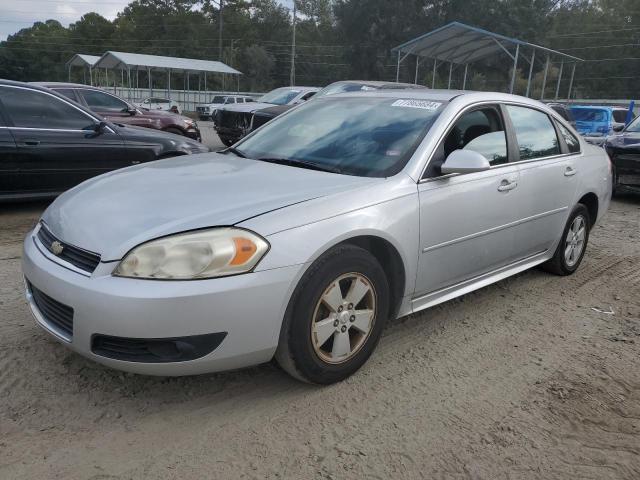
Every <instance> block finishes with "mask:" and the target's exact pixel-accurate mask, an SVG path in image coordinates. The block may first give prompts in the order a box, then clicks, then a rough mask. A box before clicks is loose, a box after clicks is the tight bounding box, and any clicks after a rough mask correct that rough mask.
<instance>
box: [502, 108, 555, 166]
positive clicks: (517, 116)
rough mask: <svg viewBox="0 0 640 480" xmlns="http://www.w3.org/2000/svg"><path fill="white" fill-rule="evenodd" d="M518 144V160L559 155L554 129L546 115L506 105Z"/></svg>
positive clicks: (530, 109) (529, 109)
mask: <svg viewBox="0 0 640 480" xmlns="http://www.w3.org/2000/svg"><path fill="white" fill-rule="evenodd" d="M507 112H509V117H511V123H512V124H513V128H514V131H515V135H516V140H517V142H518V148H519V151H520V160H531V159H535V158H543V157H549V156H552V155H558V154H559V153H560V143H559V142H558V136H557V135H556V129H555V128H554V126H553V123H551V119H550V118H549V117H548V116H547V114H546V113H543V112H540V111H538V110H534V109H533V108H528V107H517V106H515V105H507Z"/></svg>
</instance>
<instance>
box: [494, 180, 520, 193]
mask: <svg viewBox="0 0 640 480" xmlns="http://www.w3.org/2000/svg"><path fill="white" fill-rule="evenodd" d="M517 186H518V182H516V181H515V180H507V179H504V180H502V182H501V183H500V186H498V191H499V192H508V191H509V190H513V189H514V188H516V187H517Z"/></svg>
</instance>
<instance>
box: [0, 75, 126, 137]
mask: <svg viewBox="0 0 640 480" xmlns="http://www.w3.org/2000/svg"><path fill="white" fill-rule="evenodd" d="M0 87H2V88H18V89H20V90H29V91H30V92H37V93H41V94H43V95H48V96H50V97H51V98H54V99H56V100H58V101H60V102H63V103H66V104H67V105H69V106H70V107H72V108H74V109H76V110H77V111H79V112H80V113H82V114H83V115H85V116H87V117H89V118H90V119H92V120H93V121H94V122H95V123H100V122H101V121H102V120H100V119H99V118H97V117H94V116H93V115H90V114H89V113H87V112H85V111H84V110H82V109H81V108H78V107H77V106H75V105H74V104H73V103H70V102H68V101H67V100H65V99H64V98H61V97H58V96H56V95H52V94H51V93H49V92H45V91H43V90H38V89H35V88H29V87H22V86H20V85H0ZM12 123H13V121H12ZM10 128H23V129H30V130H54V131H62V130H66V131H68V129H58V128H35V127H10ZM109 130H110V131H111V132H112V133H115V132H114V131H113V130H111V128H109ZM73 131H74V132H86V131H87V130H73Z"/></svg>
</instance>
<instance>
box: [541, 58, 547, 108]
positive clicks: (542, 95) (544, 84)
mask: <svg viewBox="0 0 640 480" xmlns="http://www.w3.org/2000/svg"><path fill="white" fill-rule="evenodd" d="M548 73H549V55H547V61H546V62H545V64H544V76H543V77H542V90H541V91H540V100H544V89H545V87H546V86H547V74H548Z"/></svg>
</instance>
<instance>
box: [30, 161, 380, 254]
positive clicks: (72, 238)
mask: <svg viewBox="0 0 640 480" xmlns="http://www.w3.org/2000/svg"><path fill="white" fill-rule="evenodd" d="M376 180H379V179H372V178H365V177H355V176H348V175H338V174H333V173H325V172H318V171H314V170H307V169H302V168H295V167H289V166H283V165H276V164H271V163H266V162H260V161H256V160H250V159H242V158H239V157H234V156H230V155H222V154H216V153H207V154H200V155H190V156H187V157H177V158H171V159H167V160H161V161H156V162H151V163H147V164H142V165H137V166H134V167H129V168H125V169H122V170H118V171H115V172H111V173H107V174H105V175H101V176H99V177H96V178H94V179H91V180H88V181H86V182H84V183H82V184H80V185H78V186H77V187H75V188H73V189H71V190H69V191H67V192H66V193H64V194H62V195H61V196H60V197H58V198H57V199H56V200H55V201H54V202H53V203H52V204H51V206H50V207H49V208H48V209H47V210H46V211H45V213H44V215H43V217H42V220H43V221H44V222H45V223H46V224H47V225H48V227H49V228H50V230H51V231H52V233H53V234H54V235H55V236H57V237H58V238H60V239H61V240H63V241H64V242H67V243H69V244H72V245H75V246H77V247H80V248H83V249H85V250H90V251H92V252H96V253H99V254H100V255H101V256H102V260H103V261H113V260H119V259H121V258H122V257H123V256H124V255H125V254H126V253H127V252H128V251H129V250H131V249H132V248H133V247H135V246H137V245H139V244H140V243H143V242H145V241H148V240H151V239H154V238H158V237H162V236H165V235H170V234H172V233H178V232H184V231H188V230H193V229H198V228H204V227H213V226H225V225H227V226H228V225H234V224H237V223H239V222H241V221H244V220H247V219H249V218H253V217H257V216H259V215H262V214H264V213H267V212H271V211H273V210H278V209H281V208H284V207H287V206H289V205H293V204H297V203H301V202H305V201H307V200H311V199H314V198H319V197H323V196H327V195H331V194H334V193H338V192H341V191H344V190H346V189H354V188H357V187H360V186H364V185H367V184H370V183H372V182H374V181H376ZM257 233H260V232H257Z"/></svg>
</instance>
